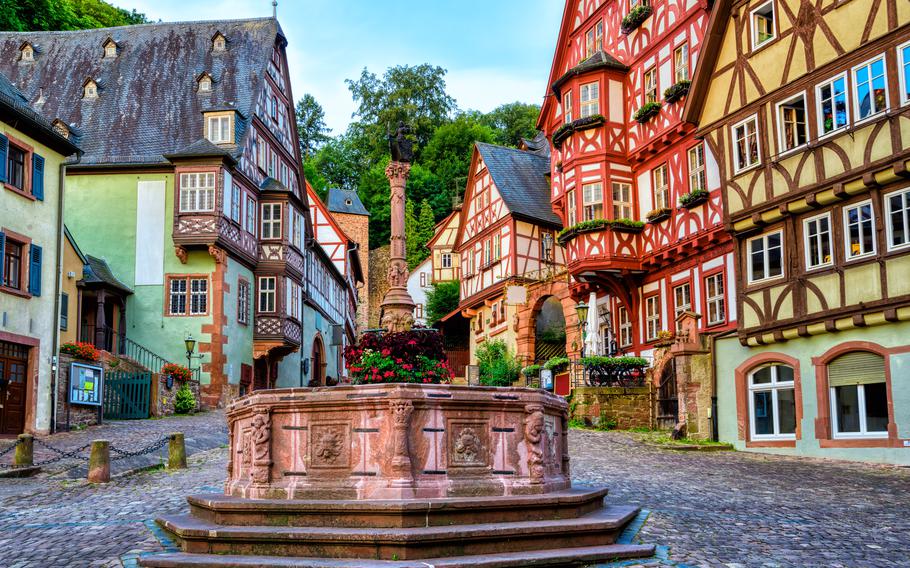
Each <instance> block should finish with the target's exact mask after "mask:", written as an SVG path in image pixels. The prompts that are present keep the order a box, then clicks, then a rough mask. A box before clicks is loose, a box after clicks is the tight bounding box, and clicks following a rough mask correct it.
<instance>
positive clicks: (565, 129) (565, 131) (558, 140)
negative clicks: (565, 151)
mask: <svg viewBox="0 0 910 568" xmlns="http://www.w3.org/2000/svg"><path fill="white" fill-rule="evenodd" d="M606 120H607V119H606V118H604V115H602V114H592V115H591V116H586V117H584V118H579V119H576V120H573V121H572V122H567V123H566V124H563V125H562V126H560V127H559V128H557V129H556V132H554V133H553V145H554V146H556V148H557V149H559V148H560V147H561V146H562V143H563V142H565V141H566V139H567V138H568V137H569V136H571V135H572V134H573V133H574V132H581V131H583V130H588V129H590V128H596V127H598V126H600V125H602V124H603V123H604V122H606Z"/></svg>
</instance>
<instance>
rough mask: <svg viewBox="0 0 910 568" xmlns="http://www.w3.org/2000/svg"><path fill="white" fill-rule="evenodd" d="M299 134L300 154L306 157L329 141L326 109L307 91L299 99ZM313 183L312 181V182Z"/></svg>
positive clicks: (297, 113)
mask: <svg viewBox="0 0 910 568" xmlns="http://www.w3.org/2000/svg"><path fill="white" fill-rule="evenodd" d="M296 117H297V134H298V135H299V137H300V155H301V156H303V158H304V159H306V158H308V157H309V156H312V155H313V154H315V153H316V150H318V149H319V147H320V146H321V145H322V144H325V143H326V142H328V141H329V132H330V130H329V127H328V126H326V124H325V111H323V110H322V105H320V104H319V103H318V102H317V101H316V97H314V96H313V95H311V94H309V93H306V94H305V95H303V97H302V98H301V99H300V100H299V101H297V110H296ZM310 183H312V182H310Z"/></svg>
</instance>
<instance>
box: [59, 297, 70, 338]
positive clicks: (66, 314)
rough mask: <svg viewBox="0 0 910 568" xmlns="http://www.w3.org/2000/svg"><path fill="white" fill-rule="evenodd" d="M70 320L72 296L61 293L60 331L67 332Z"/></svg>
mask: <svg viewBox="0 0 910 568" xmlns="http://www.w3.org/2000/svg"><path fill="white" fill-rule="evenodd" d="M69 319H70V295H69V294H67V293H66V292H61V293H60V329H61V331H66V328H67V327H68V326H69Z"/></svg>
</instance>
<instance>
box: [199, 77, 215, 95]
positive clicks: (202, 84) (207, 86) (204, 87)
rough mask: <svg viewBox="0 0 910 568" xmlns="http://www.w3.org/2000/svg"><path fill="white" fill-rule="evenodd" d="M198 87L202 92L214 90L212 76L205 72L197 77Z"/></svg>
mask: <svg viewBox="0 0 910 568" xmlns="http://www.w3.org/2000/svg"><path fill="white" fill-rule="evenodd" d="M197 82H198V88H197V91H198V92H200V93H210V92H211V91H212V76H211V75H209V74H208V73H203V74H202V75H200V76H199V77H198V78H197Z"/></svg>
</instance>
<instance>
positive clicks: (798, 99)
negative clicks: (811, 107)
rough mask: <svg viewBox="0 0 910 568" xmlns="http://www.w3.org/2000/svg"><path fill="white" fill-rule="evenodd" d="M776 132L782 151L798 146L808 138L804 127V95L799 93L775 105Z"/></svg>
mask: <svg viewBox="0 0 910 568" xmlns="http://www.w3.org/2000/svg"><path fill="white" fill-rule="evenodd" d="M777 129H778V130H777V132H778V136H779V138H780V149H781V151H782V152H786V151H788V150H793V149H794V148H799V147H800V146H802V145H803V144H805V143H806V141H808V139H809V132H808V129H807V128H806V95H805V94H800V95H797V96H795V97H793V98H792V99H790V100H788V101H784V102H782V103H778V105H777Z"/></svg>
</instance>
